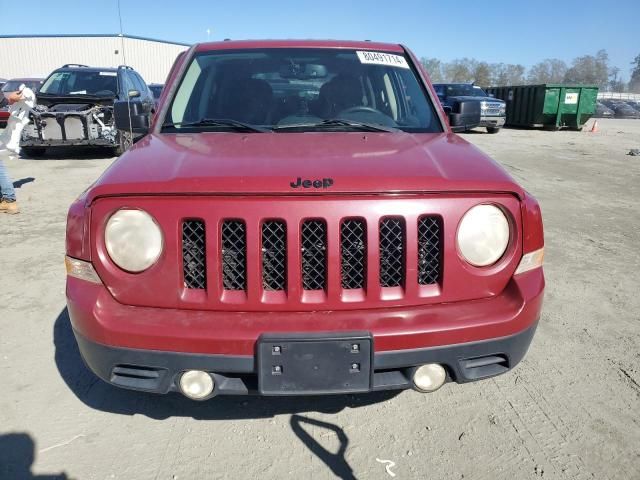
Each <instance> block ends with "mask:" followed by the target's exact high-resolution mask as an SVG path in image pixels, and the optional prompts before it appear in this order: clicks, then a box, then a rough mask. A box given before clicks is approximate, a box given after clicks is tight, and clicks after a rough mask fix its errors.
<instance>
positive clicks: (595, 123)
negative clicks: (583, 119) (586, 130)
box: [590, 120, 598, 133]
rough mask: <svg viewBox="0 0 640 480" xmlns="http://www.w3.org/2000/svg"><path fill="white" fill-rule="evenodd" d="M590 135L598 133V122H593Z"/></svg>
mask: <svg viewBox="0 0 640 480" xmlns="http://www.w3.org/2000/svg"><path fill="white" fill-rule="evenodd" d="M590 132H591V133H598V120H594V121H593V126H592V127H591V130H590Z"/></svg>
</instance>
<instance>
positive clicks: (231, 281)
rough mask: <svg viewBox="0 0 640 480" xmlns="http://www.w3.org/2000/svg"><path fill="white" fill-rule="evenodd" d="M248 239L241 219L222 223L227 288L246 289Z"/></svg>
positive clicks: (223, 281) (223, 257) (224, 279)
mask: <svg viewBox="0 0 640 480" xmlns="http://www.w3.org/2000/svg"><path fill="white" fill-rule="evenodd" d="M246 255H247V241H246V232H245V225H244V223H243V222H241V221H240V220H227V221H225V222H224V223H223V224H222V284H223V285H224V289H225V290H246V277H247V267H246Z"/></svg>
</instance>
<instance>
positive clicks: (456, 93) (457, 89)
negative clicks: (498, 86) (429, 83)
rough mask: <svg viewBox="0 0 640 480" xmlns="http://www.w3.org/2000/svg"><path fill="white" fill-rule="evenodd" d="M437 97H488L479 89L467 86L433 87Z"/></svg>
mask: <svg viewBox="0 0 640 480" xmlns="http://www.w3.org/2000/svg"><path fill="white" fill-rule="evenodd" d="M434 87H435V88H436V92H438V95H446V96H447V97H488V95H487V94H486V93H485V92H484V90H482V89H481V88H480V87H476V86H475V85H468V84H454V85H446V84H439V85H434Z"/></svg>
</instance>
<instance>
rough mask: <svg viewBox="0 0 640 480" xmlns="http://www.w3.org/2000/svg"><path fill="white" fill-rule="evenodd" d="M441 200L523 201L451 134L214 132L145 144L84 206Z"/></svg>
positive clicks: (505, 178) (111, 171) (117, 165)
mask: <svg viewBox="0 0 640 480" xmlns="http://www.w3.org/2000/svg"><path fill="white" fill-rule="evenodd" d="M305 182H306V183H305ZM314 182H315V183H314ZM305 185H306V188H305ZM445 191H446V192H489V191H490V192H512V193H515V194H517V195H518V196H522V195H523V190H522V188H521V187H519V186H518V185H517V184H516V182H515V181H514V180H513V179H512V178H511V177H510V176H509V175H508V174H507V173H506V172H505V171H504V170H503V169H502V167H500V166H499V165H498V164H497V163H496V162H495V161H493V160H492V159H491V158H489V157H488V156H486V155H485V154H484V153H482V152H481V151H480V150H478V149H477V148H476V147H474V146H473V145H471V144H470V143H468V142H467V141H465V140H464V139H462V138H460V137H459V136H457V135H455V134H450V133H449V134H448V133H441V134H410V133H369V132H366V133H364V132H345V133H342V132H340V133H335V132H332V133H328V132H320V133H319V132H312V133H311V132H310V133H292V132H287V133H249V134H242V133H218V132H216V133H196V134H192V133H189V134H149V135H147V136H146V137H145V138H143V139H142V140H141V141H139V142H138V143H136V144H135V145H134V147H133V148H132V149H130V150H129V151H127V152H126V153H125V154H123V155H122V156H121V157H120V158H119V159H118V160H116V161H115V162H114V163H113V164H112V165H111V167H109V168H108V169H107V170H106V171H105V173H104V174H103V175H102V177H100V179H99V180H98V181H97V182H96V183H95V184H94V186H93V187H92V189H91V190H90V192H88V193H89V195H88V201H91V200H92V199H93V198H96V197H98V196H112V195H148V194H162V195H169V194H176V195H178V194H267V195H269V194H278V195H282V194H285V195H314V194H316V195H317V194H340V193H348V194H360V193H425V192H445Z"/></svg>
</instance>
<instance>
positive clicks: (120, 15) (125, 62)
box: [114, 0, 133, 143]
mask: <svg viewBox="0 0 640 480" xmlns="http://www.w3.org/2000/svg"><path fill="white" fill-rule="evenodd" d="M117 1H118V20H119V22H120V45H121V46H122V61H123V62H124V65H125V66H127V55H126V54H125V50H124V34H123V33H122V12H121V10H120V0H117ZM125 85H126V82H125ZM126 97H127V115H128V116H129V136H130V138H131V142H132V143H133V126H132V125H131V98H130V97H129V92H126ZM114 113H115V111H114Z"/></svg>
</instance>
